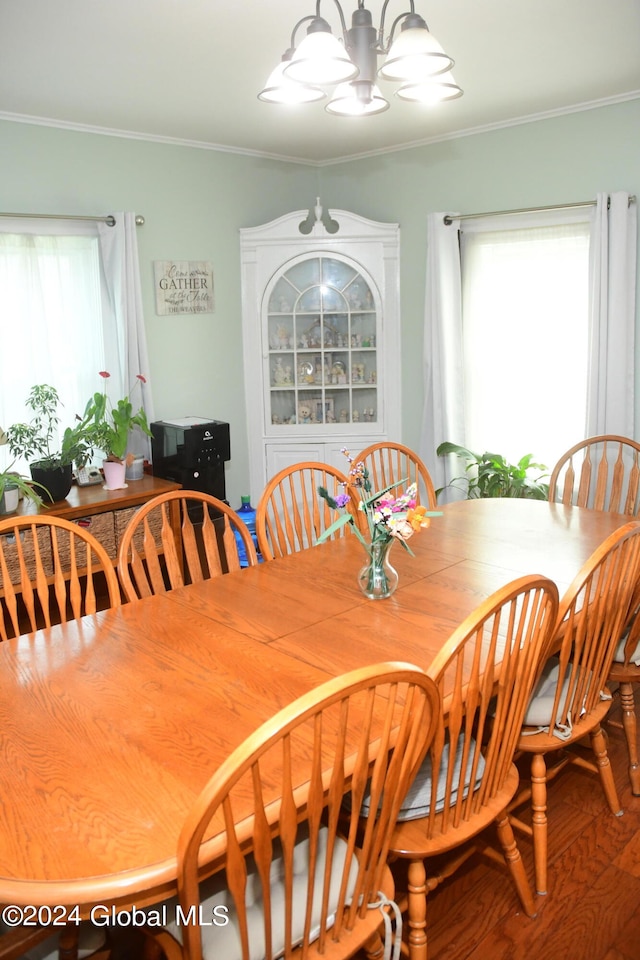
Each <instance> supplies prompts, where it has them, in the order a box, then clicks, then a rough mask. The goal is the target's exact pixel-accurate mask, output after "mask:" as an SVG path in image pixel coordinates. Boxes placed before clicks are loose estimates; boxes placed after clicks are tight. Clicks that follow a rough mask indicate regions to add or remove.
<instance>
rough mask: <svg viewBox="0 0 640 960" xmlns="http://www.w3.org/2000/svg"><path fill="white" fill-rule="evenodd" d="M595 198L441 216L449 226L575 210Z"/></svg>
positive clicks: (588, 204) (587, 205) (590, 204)
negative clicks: (547, 205) (480, 219)
mask: <svg viewBox="0 0 640 960" xmlns="http://www.w3.org/2000/svg"><path fill="white" fill-rule="evenodd" d="M635 201H636V198H635V196H632V197H629V203H635ZM595 205H596V201H595V200H582V201H581V202H580V203H558V204H556V205H555V206H553V207H522V209H520V210H490V211H489V212H488V213H463V214H461V215H460V216H459V217H453V216H451V215H449V214H447V215H446V216H444V217H443V221H444V223H445V224H446V225H447V226H448V227H450V226H451V224H452V223H453V221H454V220H478V219H479V218H480V217H510V216H513V215H515V214H517V213H546V212H547V211H548V210H577V209H578V208H579V207H595Z"/></svg>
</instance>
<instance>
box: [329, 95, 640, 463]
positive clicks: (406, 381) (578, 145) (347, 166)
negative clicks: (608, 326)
mask: <svg viewBox="0 0 640 960" xmlns="http://www.w3.org/2000/svg"><path fill="white" fill-rule="evenodd" d="M451 109H453V106H452V107H451ZM424 132H425V133H426V132H427V131H424ZM322 173H323V180H324V181H325V183H326V185H325V183H323V186H322V194H323V198H324V200H325V202H326V203H327V205H329V206H335V207H338V208H345V207H347V208H349V209H353V210H355V211H356V212H357V213H360V214H362V215H363V216H367V217H371V218H372V219H374V220H393V221H395V222H398V223H399V224H400V244H401V279H400V286H401V317H402V358H403V363H402V366H403V371H404V376H403V382H402V414H403V420H402V424H403V427H402V429H403V438H402V439H403V441H404V442H405V443H407V444H408V445H409V446H412V447H417V445H418V441H419V437H420V423H421V418H422V408H423V392H422V326H423V312H424V299H425V262H426V214H427V213H430V212H435V211H440V210H442V211H456V212H459V213H482V212H484V211H487V212H488V211H491V210H506V209H514V208H519V207H528V206H545V205H551V204H560V203H571V202H574V201H576V202H577V201H582V200H592V199H594V198H595V195H596V193H598V192H613V191H616V190H626V191H628V192H629V193H631V194H635V195H636V196H637V197H638V198H639V199H640V100H632V101H628V102H626V103H621V104H616V105H613V106H607V107H600V108H597V109H592V110H585V111H582V112H580V113H573V114H569V115H567V116H562V117H555V118H553V119H547V120H538V121H536V122H533V123H526V124H521V125H519V126H514V127H509V128H505V129H502V130H495V131H492V132H487V133H480V134H476V135H474V136H467V137H460V138H458V139H456V140H448V141H445V142H442V143H437V144H433V145H431V146H426V147H418V148H414V149H412V150H406V151H403V152H401V153H394V154H387V155H383V156H380V157H374V158H371V159H366V160H359V161H353V162H351V163H344V164H341V165H339V166H331V167H326V168H323V171H322ZM638 275H639V276H640V268H639V270H638ZM637 301H638V302H637V316H638V321H637V323H636V329H637V330H639V329H640V297H638V298H637ZM531 335H532V336H534V335H535V331H532V332H531ZM637 340H638V341H640V334H638V336H637ZM636 346H637V350H636V357H637V359H636V371H637V373H636V382H637V383H638V384H640V361H639V360H638V357H640V342H638V343H637V345H636ZM523 347H524V348H526V343H523ZM549 348H550V349H553V344H550V345H549ZM488 375H489V376H490V375H491V373H490V371H488ZM636 393H637V396H636V435H637V436H640V387H638V388H637V391H636ZM561 406H562V403H561V392H560V385H559V411H561ZM450 439H452V440H455V437H451V438H450Z"/></svg>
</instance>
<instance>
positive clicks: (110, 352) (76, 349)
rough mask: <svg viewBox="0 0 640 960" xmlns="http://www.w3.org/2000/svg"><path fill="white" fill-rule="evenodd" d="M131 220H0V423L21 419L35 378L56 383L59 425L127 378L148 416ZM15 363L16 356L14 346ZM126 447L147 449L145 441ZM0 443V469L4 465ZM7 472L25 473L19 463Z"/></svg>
mask: <svg viewBox="0 0 640 960" xmlns="http://www.w3.org/2000/svg"><path fill="white" fill-rule="evenodd" d="M135 231H136V227H135V217H134V215H133V214H130V213H127V214H122V213H120V214H118V215H117V216H116V225H115V226H114V227H109V226H107V225H106V224H102V223H98V222H92V221H73V220H55V219H52V220H39V219H33V220H31V219H19V218H16V219H8V218H6V219H4V218H3V219H2V220H0V288H1V289H2V291H3V294H2V310H1V311H0V335H1V336H2V342H3V343H5V344H10V345H11V348H12V349H11V350H9V349H5V350H1V349H0V427H3V428H5V429H6V428H7V427H8V426H10V425H11V424H12V423H17V422H19V421H23V420H25V419H30V416H31V415H30V412H29V411H28V410H27V409H26V408H25V400H26V398H27V395H28V393H29V391H30V389H31V387H32V386H33V385H35V384H39V383H49V384H52V385H53V386H55V387H56V389H57V390H58V394H59V396H60V399H61V404H62V406H61V409H60V411H59V414H60V421H61V422H60V432H62V430H64V428H65V427H67V426H72V425H73V422H74V417H75V415H76V414H81V413H82V412H83V410H84V407H85V405H86V403H87V401H88V399H89V397H90V396H91V395H92V394H93V393H94V392H95V391H96V390H101V389H102V388H103V386H104V383H103V381H102V380H101V379H100V377H99V375H98V374H99V371H100V370H105V369H106V370H108V371H109V372H110V374H111V375H112V379H111V380H110V381H109V396H110V397H111V398H112V399H113V400H117V399H119V398H120V397H122V396H125V394H126V393H127V392H128V391H130V390H131V388H132V386H133V384H137V386H136V389H135V392H134V393H133V396H132V402H133V403H136V402H138V403H139V404H140V405H143V406H144V407H145V410H146V412H147V416H148V419H149V420H150V421H151V420H152V419H153V408H152V405H151V404H152V401H151V387H150V385H149V384H147V385H144V386H143V385H142V384H139V382H138V381H137V380H136V376H137V374H139V373H140V374H142V375H143V376H145V377H147V376H148V373H149V364H148V360H147V347H146V338H145V329H144V321H143V316H142V307H141V297H140V278H139V267H138V253H137V242H136V234H135ZM16 350H17V351H18V356H19V358H20V362H19V363H16V361H15V356H16V353H15V351H16ZM143 439H144V442H143V443H142V444H138V445H137V446H136V448H135V449H136V451H138V450H139V451H140V452H142V453H143V454H144V455H145V456H147V455H148V452H147V451H148V444H147V441H146V438H143ZM10 460H11V457H10V454H9V451H8V449H7V448H6V447H2V448H1V449H0V468H4V467H6V466H7V465H8V463H9V462H10ZM16 468H17V469H22V470H23V471H26V472H28V469H27V464H26V463H21V462H19V463H17V464H16Z"/></svg>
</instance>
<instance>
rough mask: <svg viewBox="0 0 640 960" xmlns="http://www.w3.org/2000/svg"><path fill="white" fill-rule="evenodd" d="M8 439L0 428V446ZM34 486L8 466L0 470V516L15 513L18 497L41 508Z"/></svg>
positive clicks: (38, 495) (11, 466)
mask: <svg viewBox="0 0 640 960" xmlns="http://www.w3.org/2000/svg"><path fill="white" fill-rule="evenodd" d="M7 443H8V438H7V435H6V433H5V432H4V430H3V429H2V427H0V446H5V445H6V444H7ZM35 486H36V484H34V483H33V482H31V483H30V482H29V481H28V480H27V478H26V477H23V476H22V475H21V474H19V473H17V472H16V471H15V470H14V469H13V464H10V465H9V466H8V467H7V468H6V469H4V470H0V515H2V514H7V513H15V511H16V510H17V509H18V504H19V502H20V496H21V495H22V496H23V497H26V498H27V500H32V501H33V503H35V504H36V506H37V507H41V506H42V497H41V496H40V494H39V493H38V492H37V490H35Z"/></svg>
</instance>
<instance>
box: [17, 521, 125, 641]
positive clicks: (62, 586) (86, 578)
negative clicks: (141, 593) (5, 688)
mask: <svg viewBox="0 0 640 960" xmlns="http://www.w3.org/2000/svg"><path fill="white" fill-rule="evenodd" d="M0 590H1V597H0V606H1V607H2V614H3V615H2V617H0V639H2V640H6V639H8V638H9V637H12V636H19V635H20V634H22V633H29V632H31V631H33V630H37V629H39V628H40V627H49V626H51V624H52V623H66V621H67V620H72V619H77V618H79V617H82V616H84V615H85V614H92V613H95V612H96V610H97V609H98V608H99V607H100V606H111V607H116V606H119V605H120V602H121V597H120V588H119V586H118V578H117V576H116V572H115V570H114V567H113V563H112V561H111V560H110V559H109V556H108V554H107V552H106V550H105V548H104V547H103V546H102V544H100V543H98V541H97V540H96V539H95V537H93V536H92V534H91V533H90V532H89V531H88V530H85V529H84V528H83V527H81V526H79V525H78V524H76V523H72V522H71V521H69V520H64V519H62V518H61V517H48V516H40V515H38V516H22V517H15V516H14V517H10V518H8V519H6V520H3V521H1V522H0ZM105 590H106V596H105ZM101 599H104V601H105V602H104V603H101Z"/></svg>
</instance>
